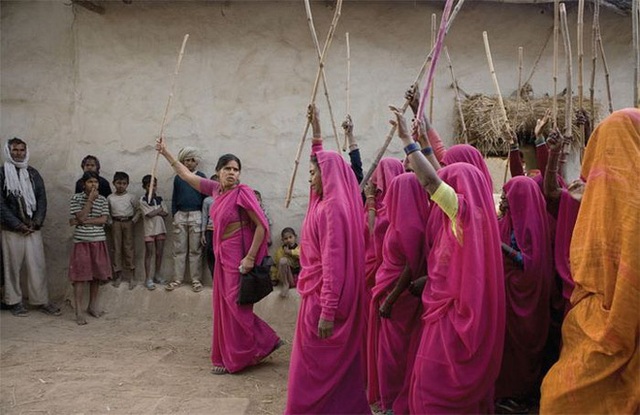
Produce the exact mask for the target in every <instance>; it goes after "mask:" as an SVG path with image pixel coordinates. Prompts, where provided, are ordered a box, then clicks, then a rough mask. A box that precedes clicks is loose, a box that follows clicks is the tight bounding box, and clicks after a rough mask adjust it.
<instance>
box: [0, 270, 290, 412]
mask: <svg viewBox="0 0 640 415" xmlns="http://www.w3.org/2000/svg"><path fill="white" fill-rule="evenodd" d="M101 295H102V304H101V305H102V308H103V309H104V310H105V311H106V312H107V313H106V314H105V315H104V316H103V317H102V318H100V319H95V318H93V317H89V316H87V320H88V323H89V324H87V325H85V326H78V325H77V324H76V323H75V319H74V313H73V310H72V308H71V306H70V303H69V301H65V302H64V303H63V304H62V309H63V314H62V316H60V317H50V316H46V315H44V314H42V313H40V312H38V311H36V310H30V313H29V316H28V317H26V318H21V317H14V316H12V315H11V314H10V312H9V311H2V312H1V313H0V339H1V342H0V353H1V356H0V413H2V414H7V415H9V414H24V413H42V414H45V413H46V414H65V413H100V414H107V413H113V414H125V413H127V414H129V413H135V414H150V413H163V414H164V413H166V414H180V413H185V414H205V413H207V414H211V413H215V414H281V413H282V411H283V410H284V406H285V401H286V389H287V374H288V370H289V356H290V353H291V341H292V338H293V332H294V329H295V319H296V314H297V308H298V305H299V297H298V296H297V293H295V290H291V291H290V296H289V298H286V299H282V298H280V297H279V296H278V292H277V289H276V291H274V292H273V293H272V294H271V295H270V296H269V297H267V298H265V299H264V300H262V301H261V302H260V303H259V304H257V305H256V306H255V311H256V313H257V314H258V315H260V316H261V317H262V318H263V319H264V320H266V321H267V322H268V323H269V324H270V325H271V326H272V327H273V328H274V329H275V330H276V331H277V332H278V334H279V335H280V337H281V338H282V339H283V340H284V341H285V342H286V344H285V345H284V346H283V347H282V348H281V349H279V350H277V351H276V352H275V353H274V354H273V355H272V356H270V357H268V358H267V359H266V360H265V361H264V362H263V363H261V364H260V365H258V366H255V367H252V368H250V369H248V370H245V371H244V372H241V373H240V374H234V375H223V376H215V375H212V374H211V373H210V368H211V363H210V360H209V354H210V345H211V289H210V288H205V290H204V291H202V292H200V293H194V292H192V291H191V290H190V289H189V288H188V286H184V287H182V288H180V289H178V290H176V291H173V292H166V291H165V290H163V289H157V290H155V291H152V292H149V291H147V290H146V289H144V288H142V287H140V286H138V287H136V288H135V289H134V290H131V291H130V290H129V288H128V286H127V284H126V283H123V284H122V285H121V286H120V287H119V288H113V287H112V286H111V285H106V286H104V287H102V291H101Z"/></svg>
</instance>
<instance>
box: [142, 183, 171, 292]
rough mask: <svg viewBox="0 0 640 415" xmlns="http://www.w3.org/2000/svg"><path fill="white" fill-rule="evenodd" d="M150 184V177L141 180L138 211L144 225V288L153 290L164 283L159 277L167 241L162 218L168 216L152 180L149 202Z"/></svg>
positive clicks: (155, 184)
mask: <svg viewBox="0 0 640 415" xmlns="http://www.w3.org/2000/svg"><path fill="white" fill-rule="evenodd" d="M150 184H151V175H150V174H147V175H146V176H144V177H143V178H142V188H143V189H144V191H145V194H144V195H143V196H142V197H141V198H140V205H139V206H140V210H141V211H142V218H143V223H144V274H145V282H144V286H145V287H147V289H149V290H155V289H156V284H164V283H165V281H164V280H163V279H162V277H160V268H162V256H163V254H164V241H165V240H166V239H167V227H166V225H165V223H164V218H166V217H167V215H168V214H169V213H168V211H167V207H166V206H165V205H164V202H163V201H162V198H161V197H160V196H158V194H157V192H156V190H157V189H158V186H157V184H158V180H157V179H155V178H154V181H153V192H152V195H151V200H149V185H150ZM154 246H155V255H156V259H155V272H154V276H153V278H152V277H151V258H152V257H153V250H154Z"/></svg>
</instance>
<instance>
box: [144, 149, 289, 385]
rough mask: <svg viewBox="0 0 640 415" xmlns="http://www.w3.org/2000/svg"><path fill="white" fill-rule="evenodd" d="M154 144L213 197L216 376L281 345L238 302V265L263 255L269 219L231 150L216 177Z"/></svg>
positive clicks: (252, 262)
mask: <svg viewBox="0 0 640 415" xmlns="http://www.w3.org/2000/svg"><path fill="white" fill-rule="evenodd" d="M156 149H157V150H158V151H159V152H160V153H161V154H162V155H163V156H164V157H165V158H166V159H167V161H169V163H170V164H171V166H172V167H173V168H174V169H175V170H176V173H177V174H178V175H179V176H180V178H182V179H183V180H185V181H186V182H187V183H189V184H190V185H191V186H192V187H193V188H194V189H196V190H198V191H199V192H201V193H203V194H206V195H209V196H213V197H214V198H215V203H214V204H213V205H212V208H211V213H210V215H211V218H212V220H213V223H214V235H213V238H214V250H215V252H214V254H215V257H216V264H215V268H214V271H213V275H214V276H213V340H212V344H211V362H212V363H213V369H212V371H211V373H213V374H214V375H222V374H225V373H235V372H239V371H241V370H242V369H245V368H246V367H248V366H252V365H255V364H257V363H259V362H260V361H261V360H263V359H264V358H265V357H267V356H268V355H269V354H271V353H272V352H273V351H275V350H276V349H277V348H278V347H280V346H281V345H282V342H281V341H280V339H279V338H278V335H277V334H276V333H275V332H274V331H273V329H272V328H271V327H269V325H268V324H267V323H265V322H264V321H263V320H261V319H260V318H259V317H258V316H256V315H255V314H254V313H253V306H252V305H239V304H237V303H236V300H237V299H238V292H239V289H240V268H244V269H245V270H246V272H248V271H250V270H251V269H252V268H253V267H254V265H255V264H259V263H261V261H262V258H263V257H264V256H265V255H266V254H267V240H268V236H267V232H268V229H269V225H268V222H267V219H266V217H265V215H264V212H263V211H262V208H261V207H260V204H259V203H258V200H257V199H256V196H255V194H254V192H253V190H252V189H251V188H250V187H249V186H246V185H244V184H239V183H238V180H239V178H240V170H241V164H240V160H239V159H238V158H237V157H236V156H234V155H233V154H225V155H223V156H222V157H220V159H219V160H218V164H217V166H216V173H217V174H218V178H219V181H214V180H209V179H205V178H203V177H200V176H197V175H195V174H193V173H191V172H190V171H189V169H187V168H186V167H185V166H183V165H182V163H180V162H179V161H177V160H176V159H175V157H174V156H173V155H172V154H171V153H169V151H168V150H167V148H166V145H165V144H164V141H163V140H161V139H160V140H158V144H157V145H156Z"/></svg>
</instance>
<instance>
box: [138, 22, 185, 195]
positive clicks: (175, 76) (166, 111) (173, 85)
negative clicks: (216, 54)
mask: <svg viewBox="0 0 640 415" xmlns="http://www.w3.org/2000/svg"><path fill="white" fill-rule="evenodd" d="M187 40H189V34H186V35H184V38H183V39H182V46H181V47H180V52H179V53H178V61H177V63H176V67H175V69H174V71H173V79H172V81H171V90H170V91H169V99H167V105H166V106H165V107H164V115H163V116H162V122H161V123H160V135H159V136H158V137H159V138H160V140H164V126H165V125H166V123H167V115H168V114H169V107H171V100H172V99H173V93H174V91H175V89H176V79H178V73H179V72H180V65H181V64H182V57H183V56H184V48H185V47H186V46H187ZM159 157H160V153H158V152H157V151H156V159H155V161H154V162H153V168H152V169H151V182H150V183H149V193H148V195H147V199H148V200H149V202H151V195H153V184H154V182H155V177H156V172H157V170H158V158H159Z"/></svg>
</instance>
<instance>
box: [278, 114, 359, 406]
mask: <svg viewBox="0 0 640 415" xmlns="http://www.w3.org/2000/svg"><path fill="white" fill-rule="evenodd" d="M310 110H311V111H310V117H311V122H312V124H314V141H313V144H314V146H313V150H312V159H311V165H310V175H311V179H310V183H311V193H310V195H309V207H308V209H307V214H306V216H305V218H304V221H303V223H302V232H301V242H300V246H301V250H300V265H301V267H302V271H301V272H300V275H299V277H298V286H297V288H298V292H299V293H300V296H301V297H302V301H301V304H300V311H299V313H298V321H297V323H296V332H295V336H294V340H293V347H292V352H291V363H290V366H289V382H288V391H287V407H286V409H285V413H286V414H312V413H313V414H331V413H333V414H353V413H357V414H363V413H370V412H371V410H370V408H369V405H368V403H367V398H366V394H365V380H364V368H363V358H362V350H363V338H364V335H365V313H364V312H365V307H366V304H365V286H364V240H363V239H364V238H363V235H364V224H363V222H362V199H361V196H360V191H359V188H358V183H357V182H356V179H355V177H354V175H353V172H352V171H351V169H350V167H349V165H348V164H347V163H346V162H345V161H344V160H343V158H342V157H341V156H340V155H339V154H338V153H336V152H332V151H322V150H321V147H322V145H321V142H322V141H321V137H320V134H319V122H318V117H317V110H315V108H314V107H312V108H311V109H310Z"/></svg>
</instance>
